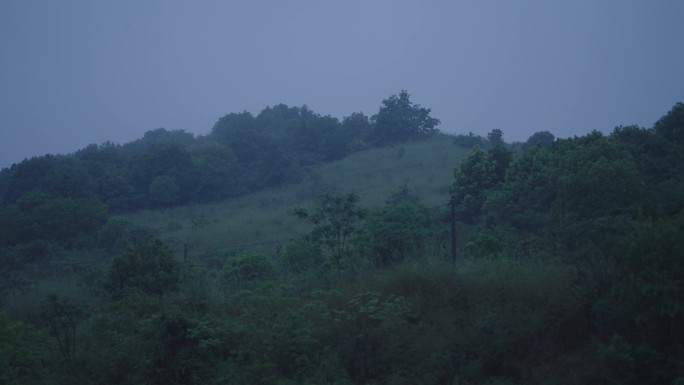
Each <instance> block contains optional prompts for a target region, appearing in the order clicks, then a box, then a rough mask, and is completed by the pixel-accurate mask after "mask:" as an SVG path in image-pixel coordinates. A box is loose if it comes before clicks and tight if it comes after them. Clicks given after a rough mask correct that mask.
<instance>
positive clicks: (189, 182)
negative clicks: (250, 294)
mask: <svg viewBox="0 0 684 385" xmlns="http://www.w3.org/2000/svg"><path fill="white" fill-rule="evenodd" d="M429 113H430V110H429V109H426V108H422V107H421V106H419V105H416V104H413V103H412V102H411V101H410V100H409V94H408V93H407V92H406V91H402V92H401V93H399V94H398V95H392V96H390V97H389V98H387V99H385V100H384V101H383V102H382V106H381V108H380V109H379V111H378V113H377V114H376V115H373V116H372V117H370V118H369V117H368V116H366V115H364V114H363V113H353V114H351V115H350V116H347V117H344V118H343V119H342V121H339V120H338V119H337V118H333V117H331V116H321V115H319V114H316V113H314V112H313V111H311V110H310V109H309V108H307V107H306V106H303V107H288V106H286V105H284V104H279V105H276V106H274V107H267V108H265V109H264V110H262V111H261V112H260V113H259V114H258V115H257V116H253V115H252V114H251V113H249V112H242V113H231V114H228V115H226V116H224V117H222V118H220V119H219V120H218V121H217V122H216V124H215V125H214V127H213V128H212V130H211V133H210V134H208V135H207V136H199V137H195V136H194V135H192V134H190V133H187V132H184V131H167V130H165V129H163V128H160V129H156V130H152V131H149V132H147V133H145V135H144V136H143V137H142V138H141V139H139V140H136V141H134V142H131V143H127V144H124V145H115V144H112V143H110V142H106V143H104V144H102V145H95V144H93V145H90V146H88V147H86V148H83V149H81V150H79V151H77V152H76V153H74V154H71V155H68V156H53V155H45V156H41V157H35V158H31V159H27V160H24V161H23V162H20V163H18V164H14V165H13V166H12V167H10V168H8V169H4V170H2V173H1V174H0V198H1V199H0V203H1V204H2V206H3V207H6V206H9V205H12V204H15V203H16V202H17V201H18V200H19V199H20V198H21V197H22V196H23V195H25V194H27V193H30V192H36V191H40V192H42V193H45V194H47V195H49V196H51V197H65V198H71V199H85V200H95V201H99V202H101V203H103V204H105V205H106V206H107V207H108V208H109V209H110V210H111V211H114V212H122V211H130V210H138V209H143V208H160V207H172V206H177V205H185V204H188V203H190V202H208V201H213V200H217V199H226V198H231V197H235V196H238V195H241V194H245V193H249V192H253V191H257V190H260V189H263V188H266V187H272V186H277V185H280V184H283V183H287V182H292V181H297V180H298V179H299V178H300V177H301V174H302V172H303V167H305V166H308V165H312V164H316V163H321V162H330V161H334V160H338V159H342V158H344V157H345V156H347V155H348V154H350V153H352V152H354V151H358V150H360V149H364V148H369V147H373V146H385V145H387V144H391V143H397V142H403V141H406V140H411V139H420V138H424V137H426V136H429V135H431V134H433V133H435V132H437V130H436V128H435V127H436V126H437V125H438V124H439V120H437V119H435V118H432V117H430V115H429Z"/></svg>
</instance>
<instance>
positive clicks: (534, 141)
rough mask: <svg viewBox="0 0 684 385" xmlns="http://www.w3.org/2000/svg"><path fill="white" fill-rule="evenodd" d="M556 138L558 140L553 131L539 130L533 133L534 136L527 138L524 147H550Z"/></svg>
mask: <svg viewBox="0 0 684 385" xmlns="http://www.w3.org/2000/svg"><path fill="white" fill-rule="evenodd" d="M554 140H556V137H555V136H554V135H553V134H552V133H550V132H548V131H539V132H535V133H534V134H532V136H530V137H529V138H528V139H527V141H526V142H525V145H524V146H523V147H524V148H525V149H530V148H532V147H536V146H539V147H543V148H550V147H551V145H553V141H554Z"/></svg>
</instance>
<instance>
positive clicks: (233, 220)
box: [126, 134, 469, 255]
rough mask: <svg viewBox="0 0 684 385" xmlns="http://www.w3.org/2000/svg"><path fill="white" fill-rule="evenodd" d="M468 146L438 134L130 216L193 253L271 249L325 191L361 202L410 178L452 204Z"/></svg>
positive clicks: (428, 202)
mask: <svg viewBox="0 0 684 385" xmlns="http://www.w3.org/2000/svg"><path fill="white" fill-rule="evenodd" d="M468 151H469V150H468V149H465V148H463V147H460V146H454V145H453V137H452V136H449V135H443V134H440V135H435V136H434V137H432V138H429V139H427V140H424V141H417V142H408V143H405V144H401V145H395V146H392V147H385V148H375V149H369V150H365V151H361V152H358V153H355V154H352V155H350V156H348V157H347V158H345V159H342V160H339V161H336V162H333V163H329V164H321V165H316V166H312V167H309V168H307V169H306V174H305V177H304V180H303V181H301V182H299V183H296V184H289V185H286V186H282V187H278V188H272V189H268V190H265V191H260V192H256V193H252V194H248V195H245V196H241V197H238V198H235V199H230V200H226V201H223V202H218V203H210V204H203V205H202V204H195V205H188V206H184V207H178V208H172V209H159V210H143V211H140V212H136V213H132V214H129V215H127V216H126V217H127V218H129V219H131V221H132V222H134V223H135V224H137V225H139V226H144V227H149V228H154V229H157V230H158V231H160V233H161V235H162V237H163V238H164V239H166V240H168V241H169V242H170V243H171V244H172V245H174V247H175V250H176V252H177V254H178V255H182V252H183V245H185V244H187V245H188V246H189V250H190V251H189V255H198V254H205V253H208V252H215V251H237V250H243V249H252V250H258V251H262V252H265V253H268V254H272V253H273V252H274V251H275V249H276V248H277V247H282V246H284V245H285V244H286V243H287V242H288V240H290V239H291V238H294V237H296V236H298V235H301V234H303V233H304V232H306V231H307V230H308V229H309V225H308V224H307V223H306V222H305V221H302V220H301V219H298V218H296V217H295V216H294V215H293V212H294V209H295V208H296V207H310V206H313V205H314V204H315V201H316V199H317V198H319V197H320V196H321V195H322V194H323V193H325V192H334V193H337V194H344V193H356V194H358V195H359V197H360V198H361V205H362V206H365V207H367V208H371V207H375V206H378V205H380V204H381V203H383V202H384V201H385V200H386V199H387V198H388V197H389V196H390V195H391V194H392V193H395V192H397V191H398V190H399V189H400V188H401V187H402V186H406V187H407V188H408V189H409V191H410V192H411V193H413V194H414V195H416V196H417V197H419V198H420V203H421V204H423V205H425V206H428V207H434V206H437V205H442V204H446V202H447V201H448V200H449V186H450V185H451V183H453V182H452V181H453V171H454V168H455V167H456V166H457V165H458V163H459V161H460V160H461V159H462V158H463V157H465V155H466V154H467V153H468Z"/></svg>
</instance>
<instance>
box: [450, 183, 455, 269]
mask: <svg viewBox="0 0 684 385" xmlns="http://www.w3.org/2000/svg"><path fill="white" fill-rule="evenodd" d="M449 206H450V207H451V264H452V265H453V269H454V273H456V197H454V196H453V195H452V196H451V200H450V201H449Z"/></svg>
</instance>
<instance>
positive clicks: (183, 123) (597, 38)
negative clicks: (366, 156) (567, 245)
mask: <svg viewBox="0 0 684 385" xmlns="http://www.w3.org/2000/svg"><path fill="white" fill-rule="evenodd" d="M682 14H684V3H682V2H678V1H675V0H671V1H659V2H649V3H646V2H637V1H617V0H608V1H601V2H593V1H589V0H583V1H579V2H572V3H560V4H551V3H545V2H535V1H522V2H516V3H512V2H506V1H503V0H499V1H491V2H486V3H484V2H459V3H451V2H445V1H426V2H408V1H389V0H384V1H373V2H362V1H350V2H340V3H314V2H308V1H303V0H302V1H294V2H287V3H285V2H276V1H257V2H247V1H236V2H230V3H224V2H219V1H207V2H198V3H184V2H177V1H147V2H144V3H139V2H133V1H120V2H89V1H70V2H68V3H63V2H59V3H58V2H50V1H44V0H36V1H14V0H10V1H6V2H2V3H0V50H1V51H0V52H2V55H3V60H2V61H0V84H2V87H0V130H1V132H2V140H1V141H0V143H1V144H0V168H4V167H8V166H10V165H11V164H12V163H15V162H20V161H21V160H23V159H24V158H29V157H33V156H38V155H42V154H45V153H53V154H54V153H71V152H73V151H76V150H78V149H80V148H83V147H85V146H86V145H88V144H90V143H98V144H99V143H103V142H105V141H112V142H115V143H125V142H129V141H132V140H135V139H137V138H140V137H142V135H143V134H144V133H145V132H146V131H149V130H153V129H156V128H160V127H163V128H166V129H168V130H178V129H182V130H185V131H188V132H191V133H193V134H197V135H204V134H208V133H209V132H210V130H211V127H212V126H213V125H214V123H215V122H216V120H217V119H218V118H220V117H221V116H223V115H225V114H227V113H231V112H241V111H244V110H246V111H249V112H251V113H253V114H255V115H256V114H257V113H258V112H259V111H261V110H262V109H263V108H265V107H267V106H273V105H276V104H279V103H284V104H287V105H290V106H302V105H308V106H309V107H310V108H311V109H312V110H313V111H314V112H316V113H318V114H321V115H331V116H334V117H337V118H339V119H341V118H342V117H344V116H346V115H349V114H351V113H353V112H363V113H365V114H367V115H369V116H370V115H373V114H374V113H376V112H377V109H378V108H379V106H380V104H381V101H382V99H384V98H386V97H388V96H390V95H392V94H396V93H398V92H399V91H400V90H402V89H406V90H408V91H409V93H410V94H411V99H412V101H413V102H414V103H417V104H420V105H422V106H424V107H428V108H431V109H432V115H433V116H434V117H436V118H439V119H440V120H441V121H442V124H441V125H440V126H439V128H440V129H441V130H442V131H444V132H447V133H467V132H469V131H472V132H474V133H476V134H479V135H486V133H487V132H489V131H490V130H491V129H493V128H498V129H501V130H502V131H503V132H504V139H505V140H506V141H522V140H525V139H526V138H527V137H529V136H530V135H531V134H532V133H534V132H537V131H550V132H552V133H553V134H554V135H556V136H558V137H568V136H573V135H583V134H586V133H588V132H590V131H592V130H600V131H603V132H606V133H607V132H610V131H611V130H612V129H613V128H614V127H615V126H618V125H629V124H636V125H639V126H642V127H651V126H652V125H653V123H654V122H655V121H656V120H657V119H658V118H660V117H661V116H663V115H664V114H666V113H667V112H668V111H669V110H670V109H671V108H672V106H674V104H675V103H677V102H679V101H684V76H683V75H682V71H681V69H682V68H684V52H683V50H681V49H680V45H681V44H680V42H679V40H680V37H681V36H684V25H683V24H682V23H681V22H680V20H679V19H680V18H681V15H682Z"/></svg>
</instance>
